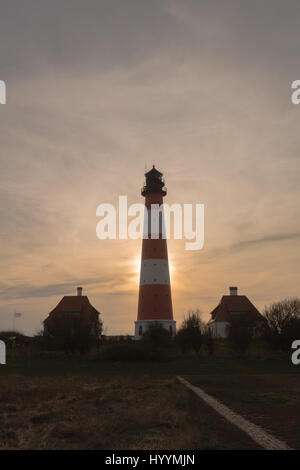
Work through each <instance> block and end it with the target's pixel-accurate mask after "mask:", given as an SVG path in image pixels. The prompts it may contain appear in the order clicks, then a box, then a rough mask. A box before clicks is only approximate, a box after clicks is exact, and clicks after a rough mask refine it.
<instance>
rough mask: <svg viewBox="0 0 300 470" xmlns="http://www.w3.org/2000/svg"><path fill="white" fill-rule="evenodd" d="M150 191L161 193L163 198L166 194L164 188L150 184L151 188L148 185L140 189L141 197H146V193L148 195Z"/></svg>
mask: <svg viewBox="0 0 300 470" xmlns="http://www.w3.org/2000/svg"><path fill="white" fill-rule="evenodd" d="M150 191H161V192H162V195H163V196H165V195H166V194H167V188H166V186H161V185H154V184H152V185H151V186H150V185H145V186H143V187H142V189H141V195H142V196H146V193H148V192H150Z"/></svg>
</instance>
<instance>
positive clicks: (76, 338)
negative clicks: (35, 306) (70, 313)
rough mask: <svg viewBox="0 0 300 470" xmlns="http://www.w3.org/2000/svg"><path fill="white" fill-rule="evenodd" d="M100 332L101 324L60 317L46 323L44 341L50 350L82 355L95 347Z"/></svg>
mask: <svg viewBox="0 0 300 470" xmlns="http://www.w3.org/2000/svg"><path fill="white" fill-rule="evenodd" d="M101 331H102V323H101V322H97V323H93V324H91V323H90V322H87V321H85V320H82V319H80V318H73V319H72V318H66V317H61V318H56V319H55V320H53V321H51V322H48V323H47V328H45V330H44V341H45V345H46V347H49V348H50V349H54V350H63V351H65V352H67V353H72V354H74V353H75V352H80V353H81V354H84V353H86V352H87V351H88V350H89V349H90V348H91V347H92V346H96V345H97V343H98V341H99V338H100V335H101Z"/></svg>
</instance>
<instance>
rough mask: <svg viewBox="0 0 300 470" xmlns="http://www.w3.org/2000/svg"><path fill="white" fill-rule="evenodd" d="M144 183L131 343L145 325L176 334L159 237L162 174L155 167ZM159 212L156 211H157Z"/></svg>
mask: <svg viewBox="0 0 300 470" xmlns="http://www.w3.org/2000/svg"><path fill="white" fill-rule="evenodd" d="M145 178H146V182H145V185H144V187H143V188H142V196H144V198H145V218H146V217H147V219H146V220H145V227H146V229H147V230H146V233H144V238H143V245H142V258H141V271H140V288H139V302H138V315H137V320H136V322H135V339H136V340H138V339H142V336H143V334H144V333H145V332H146V331H147V329H148V327H149V325H151V324H160V325H161V326H163V327H164V328H165V329H166V330H167V331H168V332H169V333H170V335H171V336H174V335H175V333H176V322H175V321H174V319H173V308H172V297H171V283H170V273H169V261H168V249H167V240H166V238H165V237H163V224H162V220H163V213H162V211H161V209H162V208H161V205H162V204H163V197H164V196H166V194H167V189H166V187H165V183H164V180H163V174H162V173H161V172H160V171H158V170H157V169H156V168H155V166H154V165H153V168H152V169H151V170H150V171H148V172H147V173H145ZM158 208H159V210H157V209H158ZM153 211H157V212H158V214H159V213H160V214H161V216H159V224H158V227H159V229H158V233H153V227H152V229H151V221H153V220H154V217H152V215H153V216H154V213H153Z"/></svg>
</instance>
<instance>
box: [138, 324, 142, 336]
mask: <svg viewBox="0 0 300 470" xmlns="http://www.w3.org/2000/svg"><path fill="white" fill-rule="evenodd" d="M142 334H143V327H142V326H140V327H139V336H142Z"/></svg>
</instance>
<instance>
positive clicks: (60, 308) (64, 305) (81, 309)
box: [45, 295, 100, 322]
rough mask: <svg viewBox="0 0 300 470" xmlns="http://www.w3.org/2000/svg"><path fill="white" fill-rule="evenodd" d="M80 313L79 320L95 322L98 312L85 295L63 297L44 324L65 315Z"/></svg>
mask: <svg viewBox="0 0 300 470" xmlns="http://www.w3.org/2000/svg"><path fill="white" fill-rule="evenodd" d="M75 312H76V313H80V316H81V318H85V319H86V320H91V321H92V320H97V319H98V316H99V315H100V312H98V310H96V309H95V308H94V307H93V306H92V305H91V304H90V301H89V299H88V297H87V296H86V295H82V296H79V295H65V296H64V297H63V298H62V299H61V301H60V302H59V303H58V304H57V305H56V307H55V308H54V309H53V310H51V312H50V313H49V315H48V317H47V318H46V320H45V322H47V321H48V320H50V319H51V320H54V319H55V318H58V317H60V316H61V315H62V314H65V313H75Z"/></svg>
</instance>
